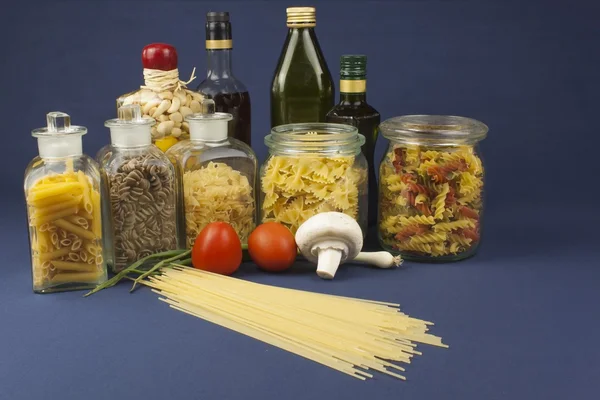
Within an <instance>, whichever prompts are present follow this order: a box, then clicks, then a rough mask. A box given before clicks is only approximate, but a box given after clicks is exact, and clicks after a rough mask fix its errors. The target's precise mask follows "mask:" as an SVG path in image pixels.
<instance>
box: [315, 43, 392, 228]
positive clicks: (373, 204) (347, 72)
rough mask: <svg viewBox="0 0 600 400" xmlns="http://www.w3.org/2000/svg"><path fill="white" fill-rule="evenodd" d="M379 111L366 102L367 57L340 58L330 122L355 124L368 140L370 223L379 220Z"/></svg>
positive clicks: (328, 119)
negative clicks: (336, 95) (337, 92)
mask: <svg viewBox="0 0 600 400" xmlns="http://www.w3.org/2000/svg"><path fill="white" fill-rule="evenodd" d="M380 120H381V117H380V115H379V112H378V111H377V110H376V109H374V108H373V107H371V106H370V105H369V104H368V103H367V57H366V56H363V55H345V56H342V58H341V60H340V102H339V103H338V104H337V105H336V106H335V107H333V108H332V109H331V111H329V112H328V113H327V122H335V123H339V124H347V125H353V126H355V127H357V128H358V132H359V133H360V134H362V135H363V136H364V137H365V139H366V141H365V144H364V145H363V148H362V151H363V154H364V155H365V157H366V158H367V162H368V163H369V218H368V221H369V226H373V225H375V224H376V223H377V193H378V190H377V182H376V178H375V171H376V169H375V164H374V160H373V159H374V157H375V142H376V141H377V127H378V126H379V122H380Z"/></svg>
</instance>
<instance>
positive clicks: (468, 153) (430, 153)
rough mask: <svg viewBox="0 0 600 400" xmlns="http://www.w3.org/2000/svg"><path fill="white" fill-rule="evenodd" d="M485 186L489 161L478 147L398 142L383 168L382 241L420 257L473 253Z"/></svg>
mask: <svg viewBox="0 0 600 400" xmlns="http://www.w3.org/2000/svg"><path fill="white" fill-rule="evenodd" d="M482 190H483V166H482V163H481V160H480V159H479V157H478V156H477V154H476V153H475V151H474V149H473V148H472V147H469V146H458V147H446V148H427V147H424V146H401V145H394V146H393V147H392V149H391V151H390V152H389V153H388V156H387V158H386V159H385V160H384V161H383V162H382V164H381V169H380V207H379V218H380V220H379V236H380V239H381V242H382V244H383V245H384V247H386V248H388V249H390V250H396V251H400V252H402V253H403V254H408V255H410V254H413V255H415V256H417V257H422V256H428V257H442V256H448V257H455V256H457V255H468V254H471V253H472V251H471V250H474V249H475V248H476V246H477V244H478V243H479V235H480V234H479V229H480V227H479V221H480V217H481V211H482Z"/></svg>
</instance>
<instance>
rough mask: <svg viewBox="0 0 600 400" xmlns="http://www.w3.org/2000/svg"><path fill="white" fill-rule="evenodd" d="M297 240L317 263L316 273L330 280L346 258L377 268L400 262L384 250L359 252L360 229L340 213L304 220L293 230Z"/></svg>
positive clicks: (310, 258)
mask: <svg viewBox="0 0 600 400" xmlns="http://www.w3.org/2000/svg"><path fill="white" fill-rule="evenodd" d="M296 243H297V244H298V248H299V249H300V252H302V255H303V256H304V257H306V259H307V260H309V261H311V262H314V263H317V275H319V276H320V277H321V278H324V279H333V277H334V276H335V273H336V271H337V269H338V267H339V265H340V264H341V263H343V262H345V261H356V262H365V263H368V264H370V265H374V266H376V267H380V268H390V267H393V266H398V265H400V264H401V262H402V259H401V258H400V257H394V256H392V255H391V254H390V253H388V252H385V251H379V252H375V253H361V252H360V250H361V249H362V246H363V236H362V231H361V229H360V226H359V225H358V223H357V222H356V221H355V220H354V218H352V217H350V216H349V215H346V214H342V213H339V212H325V213H320V214H317V215H315V216H313V217H311V218H309V219H308V220H306V221H305V222H304V223H303V224H302V225H301V226H300V228H298V231H297V232H296Z"/></svg>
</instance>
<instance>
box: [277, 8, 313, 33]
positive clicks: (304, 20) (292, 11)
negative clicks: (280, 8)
mask: <svg viewBox="0 0 600 400" xmlns="http://www.w3.org/2000/svg"><path fill="white" fill-rule="evenodd" d="M285 11H286V13H287V26H288V28H312V27H314V26H315V25H317V17H316V11H315V8H314V7H289V8H287V9H286V10H285Z"/></svg>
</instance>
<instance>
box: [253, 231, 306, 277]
mask: <svg viewBox="0 0 600 400" xmlns="http://www.w3.org/2000/svg"><path fill="white" fill-rule="evenodd" d="M297 251H298V250H297V247H296V241H295V239H294V235H293V234H292V232H290V230H289V229H288V228H286V227H285V226H283V225H281V224H280V223H277V222H266V223H264V224H261V225H259V226H258V227H257V228H256V229H255V230H254V231H253V232H252V233H251V234H250V236H249V237H248V253H250V257H252V260H253V261H254V262H255V263H256V265H258V267H259V268H261V269H263V270H265V271H271V272H279V271H284V270H286V269H288V268H289V267H291V266H292V264H293V263H294V261H295V260H296V254H297Z"/></svg>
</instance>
